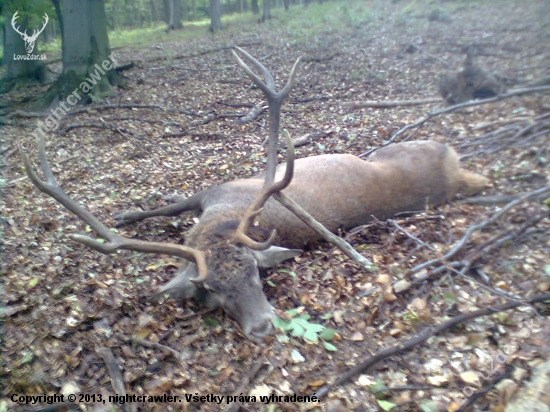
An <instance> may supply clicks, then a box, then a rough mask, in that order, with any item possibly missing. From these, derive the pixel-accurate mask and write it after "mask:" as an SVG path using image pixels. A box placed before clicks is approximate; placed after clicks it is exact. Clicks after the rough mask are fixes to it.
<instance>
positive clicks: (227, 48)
mask: <svg viewBox="0 0 550 412" xmlns="http://www.w3.org/2000/svg"><path fill="white" fill-rule="evenodd" d="M258 44H262V42H260V41H253V42H248V43H237V44H236V46H239V47H250V46H255V45H258ZM233 47H235V45H230V46H221V47H214V48H211V49H208V50H203V51H200V52H197V53H190V54H179V55H176V56H173V57H170V60H180V59H190V58H192V57H199V56H203V55H205V54H209V53H215V52H219V51H223V50H231V49H232V48H233ZM165 59H167V57H166V56H161V57H153V58H150V59H144V60H141V61H146V62H149V63H150V62H155V61H159V60H165Z"/></svg>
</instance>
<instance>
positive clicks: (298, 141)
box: [292, 130, 334, 147]
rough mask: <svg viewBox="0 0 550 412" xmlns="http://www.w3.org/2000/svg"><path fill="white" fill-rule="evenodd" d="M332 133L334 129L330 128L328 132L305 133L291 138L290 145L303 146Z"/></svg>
mask: <svg viewBox="0 0 550 412" xmlns="http://www.w3.org/2000/svg"><path fill="white" fill-rule="evenodd" d="M332 133H334V130H330V131H328V132H323V131H318V132H313V133H306V134H305V135H303V136H300V137H297V138H295V139H292V145H293V146H294V147H299V146H304V145H306V144H308V143H313V142H316V141H317V140H320V139H322V138H325V137H327V136H329V135H331V134H332Z"/></svg>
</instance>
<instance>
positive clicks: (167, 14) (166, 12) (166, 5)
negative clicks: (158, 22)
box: [162, 0, 170, 24]
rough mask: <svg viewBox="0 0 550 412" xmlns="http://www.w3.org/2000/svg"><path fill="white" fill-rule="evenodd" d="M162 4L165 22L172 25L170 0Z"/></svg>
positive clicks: (164, 0) (165, 0)
mask: <svg viewBox="0 0 550 412" xmlns="http://www.w3.org/2000/svg"><path fill="white" fill-rule="evenodd" d="M162 4H163V6H164V22H165V23H166V24H170V0H163V1H162Z"/></svg>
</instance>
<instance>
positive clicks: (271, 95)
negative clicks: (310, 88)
mask: <svg viewBox="0 0 550 412" xmlns="http://www.w3.org/2000/svg"><path fill="white" fill-rule="evenodd" d="M233 49H234V50H231V52H232V53H233V56H234V57H235V59H236V60H237V63H238V64H239V66H241V67H242V69H243V70H244V71H245V72H246V74H248V76H249V77H250V78H251V79H252V81H253V82H254V83H255V84H256V86H258V87H259V88H260V90H261V91H262V92H263V93H264V95H265V97H266V99H267V103H268V105H269V140H268V142H267V168H266V180H265V185H270V184H272V183H273V181H274V180H275V169H276V168H277V142H278V140H279V120H280V118H281V105H282V103H283V100H284V99H285V98H286V97H287V96H288V94H289V93H290V90H291V89H292V86H293V85H294V79H295V77H296V69H297V68H298V63H300V59H301V58H302V57H298V59H297V60H296V62H295V63H294V66H292V70H291V71H290V75H289V76H288V81H287V82H286V84H285V87H283V88H282V90H281V91H279V92H277V91H276V90H275V80H273V76H272V75H271V73H269V71H268V70H267V69H266V68H265V67H264V66H263V64H261V63H260V62H259V61H258V60H256V59H255V58H254V57H252V56H251V55H250V54H248V53H247V52H245V51H244V50H243V49H241V48H239V47H236V46H235V47H233ZM235 50H237V51H238V52H240V53H242V55H243V56H244V57H245V58H246V60H248V61H249V62H250V63H252V64H253V65H254V66H255V67H256V68H257V69H258V70H259V71H260V72H262V74H263V75H264V77H265V81H266V83H264V82H263V81H262V80H261V79H260V78H259V77H258V76H257V75H256V74H255V73H254V72H253V71H252V70H251V69H250V67H248V66H247V65H246V63H245V62H243V61H242V60H241V58H240V57H239V55H238V54H237V53H236V52H235Z"/></svg>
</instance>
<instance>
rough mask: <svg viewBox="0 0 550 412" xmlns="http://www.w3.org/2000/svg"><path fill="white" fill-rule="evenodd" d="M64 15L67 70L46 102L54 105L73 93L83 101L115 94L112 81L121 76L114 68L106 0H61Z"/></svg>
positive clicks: (114, 82) (116, 80)
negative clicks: (108, 31)
mask: <svg viewBox="0 0 550 412" xmlns="http://www.w3.org/2000/svg"><path fill="white" fill-rule="evenodd" d="M61 16H62V21H63V42H62V60H63V72H62V74H61V76H59V78H58V79H57V81H56V82H55V83H54V84H53V85H52V87H51V88H50V89H49V90H48V92H46V95H45V96H44V97H43V102H42V103H43V104H44V105H50V104H51V103H52V102H55V101H58V100H61V99H64V98H65V97H67V96H69V95H71V94H73V93H76V94H78V95H79V97H80V98H79V99H78V102H79V103H85V102H87V101H89V100H90V99H92V98H93V99H96V98H97V99H101V98H103V97H106V96H108V95H110V94H112V87H111V85H113V84H116V83H117V82H118V80H119V79H118V74H117V73H116V71H115V70H112V68H113V66H115V65H116V61H115V60H114V59H113V58H112V57H111V56H110V55H111V53H110V48H109V38H108V37H107V17H106V15H105V5H104V2H103V0H86V1H82V0H61ZM104 63H105V64H104Z"/></svg>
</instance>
